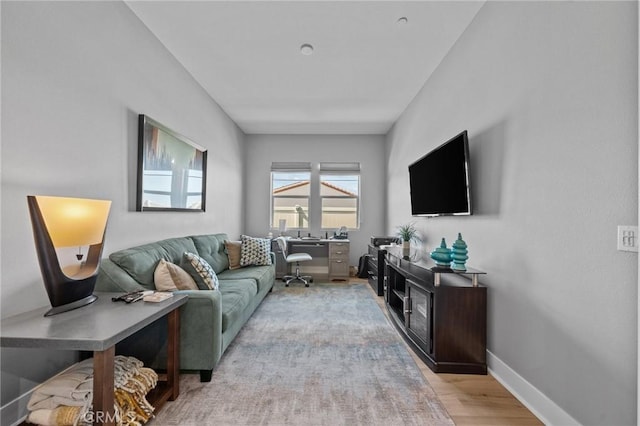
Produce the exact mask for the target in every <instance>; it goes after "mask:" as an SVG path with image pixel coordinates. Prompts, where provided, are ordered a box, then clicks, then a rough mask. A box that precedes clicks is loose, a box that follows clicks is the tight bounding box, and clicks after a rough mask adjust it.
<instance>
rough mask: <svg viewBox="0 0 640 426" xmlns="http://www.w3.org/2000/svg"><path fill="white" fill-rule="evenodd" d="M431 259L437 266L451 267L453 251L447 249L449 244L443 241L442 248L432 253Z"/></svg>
mask: <svg viewBox="0 0 640 426" xmlns="http://www.w3.org/2000/svg"><path fill="white" fill-rule="evenodd" d="M430 256H431V258H432V259H433V260H434V261H435V262H436V266H439V267H441V268H448V267H450V266H451V250H450V249H448V248H447V243H446V241H445V240H444V238H443V239H442V242H441V243H440V247H438V248H436V249H435V250H433V251H432V252H431V253H430Z"/></svg>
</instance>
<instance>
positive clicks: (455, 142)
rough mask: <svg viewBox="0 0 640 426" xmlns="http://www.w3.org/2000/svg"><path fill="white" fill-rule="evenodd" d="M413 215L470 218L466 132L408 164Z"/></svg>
mask: <svg viewBox="0 0 640 426" xmlns="http://www.w3.org/2000/svg"><path fill="white" fill-rule="evenodd" d="M409 186H410V191H411V214H412V215H413V216H450V215H470V214H472V209H471V192H470V189H469V141H468V139H467V131H466V130H464V131H463V132H461V133H460V134H458V135H456V136H454V137H453V138H451V139H449V140H448V141H446V142H445V143H443V144H442V145H440V146H439V147H437V148H436V149H434V150H433V151H431V152H429V153H428V154H426V155H425V156H424V157H422V158H420V159H419V160H418V161H416V162H415V163H413V164H411V165H409Z"/></svg>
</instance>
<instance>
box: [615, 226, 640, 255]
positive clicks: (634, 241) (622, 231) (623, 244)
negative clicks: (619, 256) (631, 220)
mask: <svg viewBox="0 0 640 426" xmlns="http://www.w3.org/2000/svg"><path fill="white" fill-rule="evenodd" d="M618 250H619V251H634V252H636V253H637V252H638V227H637V226H623V225H618Z"/></svg>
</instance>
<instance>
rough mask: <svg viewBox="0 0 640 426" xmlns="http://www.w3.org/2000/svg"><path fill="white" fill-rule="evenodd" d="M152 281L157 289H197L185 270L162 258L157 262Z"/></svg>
mask: <svg viewBox="0 0 640 426" xmlns="http://www.w3.org/2000/svg"><path fill="white" fill-rule="evenodd" d="M153 281H154V283H155V287H156V290H158V291H177V290H198V286H197V284H196V282H195V281H194V280H193V278H191V275H189V274H188V273H187V271H185V270H184V269H182V268H181V267H179V266H178V265H176V264H173V263H171V262H167V261H166V260H164V259H160V262H158V266H156V270H155V272H154V274H153Z"/></svg>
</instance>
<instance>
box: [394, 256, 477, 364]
mask: <svg viewBox="0 0 640 426" xmlns="http://www.w3.org/2000/svg"><path fill="white" fill-rule="evenodd" d="M434 266H435V265H434V264H430V263H427V262H411V261H407V260H402V259H401V258H400V257H399V256H396V255H394V254H393V253H392V252H391V251H389V252H388V253H387V256H386V261H385V280H386V289H385V304H386V306H387V310H388V312H389V315H390V317H391V320H392V322H393V323H394V324H395V326H396V327H397V328H398V330H399V331H400V332H401V334H402V336H403V337H404V338H405V340H406V341H407V342H408V343H409V345H410V346H411V347H412V348H413V349H414V351H415V352H416V353H417V354H418V356H420V358H421V359H422V360H423V361H424V362H425V363H426V364H427V365H428V366H429V368H431V370H433V371H434V372H436V373H467V374H487V360H486V358H487V357H486V350H487V348H486V341H487V288H486V287H485V286H482V285H480V284H478V282H477V275H478V274H482V272H480V271H475V270H469V271H468V273H470V274H472V275H473V279H469V278H467V277H465V276H463V275H461V274H460V273H457V272H453V271H451V270H448V269H444V270H443V269H435V268H434Z"/></svg>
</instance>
